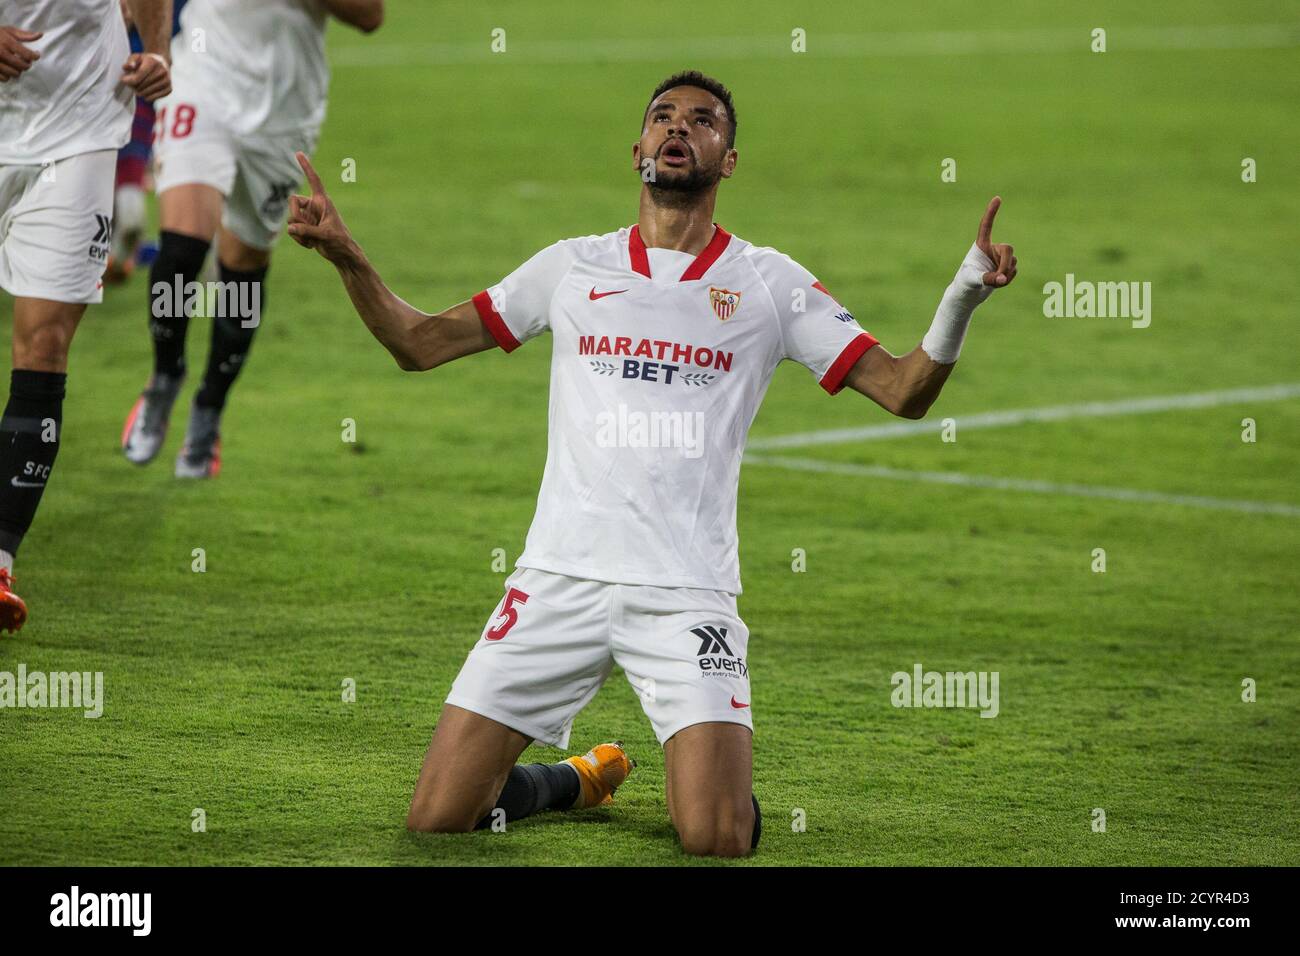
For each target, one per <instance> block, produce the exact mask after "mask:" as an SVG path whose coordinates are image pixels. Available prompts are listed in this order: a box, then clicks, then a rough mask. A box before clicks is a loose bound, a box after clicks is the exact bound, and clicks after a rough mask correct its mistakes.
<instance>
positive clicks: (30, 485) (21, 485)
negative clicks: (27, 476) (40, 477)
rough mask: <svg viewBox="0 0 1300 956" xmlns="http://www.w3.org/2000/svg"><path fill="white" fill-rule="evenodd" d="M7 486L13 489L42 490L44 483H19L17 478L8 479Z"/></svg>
mask: <svg viewBox="0 0 1300 956" xmlns="http://www.w3.org/2000/svg"><path fill="white" fill-rule="evenodd" d="M9 484H11V485H13V486H14V487H15V488H44V487H45V482H43V481H19V480H18V479H17V478H10V479H9Z"/></svg>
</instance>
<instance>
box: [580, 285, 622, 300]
mask: <svg viewBox="0 0 1300 956" xmlns="http://www.w3.org/2000/svg"><path fill="white" fill-rule="evenodd" d="M626 291H627V289H615V290H614V291H613V292H597V291H596V287H595V286H592V287H591V291H590V292H588V293H587V298H589V299H590V300H591V301H592V302H595V301H596V300H597V299H603V298H605V296H607V295H618V294H619V293H620V292H626Z"/></svg>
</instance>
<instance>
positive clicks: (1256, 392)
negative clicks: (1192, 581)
mask: <svg viewBox="0 0 1300 956" xmlns="http://www.w3.org/2000/svg"><path fill="white" fill-rule="evenodd" d="M1296 397H1300V383H1292V384H1284V385H1264V386H1260V387H1257V388H1233V389H1228V390H1226V391H1219V392H1192V393H1189V394H1183V395H1156V396H1152V397H1150V398H1125V399H1120V400H1119V401H1113V402H1080V403H1079V404H1077V405H1052V406H1048V407H1046V408H1017V409H1008V410H1006V411H1000V412H979V413H977V414H974V415H952V416H949V417H951V418H952V419H953V420H954V421H955V422H956V423H957V430H958V432H963V431H969V430H970V429H972V428H999V427H1001V426H1003V425H1022V424H1024V423H1025V422H1059V421H1064V420H1066V419H1069V418H1106V417H1109V416H1113V415H1146V414H1149V413H1151V412H1169V411H1176V410H1179V409H1186V408H1213V407H1215V406H1217V405H1237V404H1241V403H1242V402H1277V401H1282V400H1283V399H1287V398H1296ZM942 430H943V419H939V420H937V421H935V420H926V421H915V422H913V421H905V422H890V423H889V424H887V425H864V426H862V427H860V428H831V429H826V430H823V431H815V432H800V433H798V434H794V435H774V436H772V437H771V438H755V439H753V440H751V441H750V442H749V445H748V447H749V448H750V449H751V450H753V451H774V450H776V449H780V448H807V447H810V446H812V445H838V444H842V443H845V442H858V441H877V440H879V439H882V438H902V437H905V436H908V435H924V434H929V433H932V432H940V431H942Z"/></svg>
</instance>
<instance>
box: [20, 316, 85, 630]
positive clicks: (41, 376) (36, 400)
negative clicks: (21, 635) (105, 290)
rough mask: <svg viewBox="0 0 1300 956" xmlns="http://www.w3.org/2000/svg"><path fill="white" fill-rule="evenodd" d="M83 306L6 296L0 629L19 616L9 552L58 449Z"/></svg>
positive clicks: (24, 612) (22, 614)
mask: <svg viewBox="0 0 1300 956" xmlns="http://www.w3.org/2000/svg"><path fill="white" fill-rule="evenodd" d="M85 311H86V304H85V303H70V302H53V301H50V300H47V299H31V298H19V299H16V300H14V335H13V357H14V365H13V371H12V372H11V373H10V380H9V402H8V404H6V405H5V410H4V416H3V418H0V482H3V484H0V630H5V631H16V630H18V629H19V628H21V627H22V626H23V623H24V621H26V620H27V605H26V604H25V603H23V600H22V598H20V597H18V595H17V594H15V593H14V592H13V577H12V574H13V564H14V556H15V555H16V554H17V553H18V546H19V545H20V544H21V543H22V540H23V537H24V536H25V535H26V534H27V529H28V528H30V527H31V524H32V519H33V518H35V517H36V508H37V506H39V505H40V503H41V495H43V494H44V493H45V486H46V483H47V482H48V481H49V479H50V472H51V470H52V469H53V467H54V459H55V457H56V456H57V455H58V453H59V439H60V438H61V437H62V435H63V395H64V389H65V387H66V384H67V378H68V376H67V371H68V347H69V346H70V345H71V344H72V336H73V333H75V332H76V330H77V323H78V322H80V321H81V316H82V315H83V314H84V313H85Z"/></svg>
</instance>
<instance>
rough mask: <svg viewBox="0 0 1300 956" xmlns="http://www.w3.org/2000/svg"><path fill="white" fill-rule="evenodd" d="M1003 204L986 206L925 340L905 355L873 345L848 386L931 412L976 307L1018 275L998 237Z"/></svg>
mask: <svg viewBox="0 0 1300 956" xmlns="http://www.w3.org/2000/svg"><path fill="white" fill-rule="evenodd" d="M1001 205H1002V199H1001V197H999V196H994V197H993V200H992V201H991V202H990V203H989V206H988V209H986V210H985V211H984V218H983V219H982V220H980V227H979V232H978V233H977V236H976V239H975V245H973V246H971V250H970V252H968V253H967V254H966V259H965V261H963V262H962V264H961V268H960V269H958V270H957V275H956V277H955V278H954V279H953V280H952V283H951V284H950V285H949V286H948V289H947V291H946V292H944V294H943V300H942V301H941V302H940V303H939V309H938V311H937V312H936V313H935V315H934V322H933V323H931V325H930V330H929V331H928V332H926V333H925V338H924V339H922V340H921V344H920V345H919V346H917V347H916V348H914V349H913V350H912V351H910V352H908V353H907V354H906V355H902V356H895V355H890V354H889V353H888V352H886V351H885V350H884V348H882V347H880V346H876V347H875V348H872V349H868V350H867V351H866V352H864V353H863V355H862V358H860V359H858V361H857V362H856V363H855V364H854V366H853V368H851V369H850V370H849V374H848V375H846V376H845V378H844V384H845V385H847V386H848V387H849V388H851V389H853V390H854V391H857V392H861V393H862V394H863V395H865V396H867V398H869V399H871V400H872V401H873V402H875V403H876V404H877V405H879V406H880V407H881V408H884V409H885V410H886V411H888V412H891V413H892V414H894V415H899V416H902V417H903V418H923V417H924V416H925V413H926V412H927V411H929V410H930V406H931V405H933V404H934V400H935V399H936V398H938V397H939V392H940V391H941V390H942V389H943V383H944V382H945V381H947V380H948V375H949V373H951V372H952V370H953V366H954V365H956V363H957V356H958V354H959V353H960V352H961V344H962V340H963V339H965V337H966V327H967V326H968V325H969V324H970V320H971V316H972V315H973V314H974V312H975V308H976V306H978V305H979V304H980V303H981V302H983V301H984V300H985V299H987V298H988V297H989V296H990V295H992V294H993V291H994V290H995V289H1000V288H1002V287H1003V286H1006V285H1010V284H1011V282H1012V281H1013V280H1014V279H1015V277H1016V264H1017V261H1016V257H1015V255H1014V250H1013V249H1012V247H1011V246H1009V245H1007V244H1006V243H995V242H993V238H992V234H993V217H994V216H996V215H997V212H998V207H999V206H1001Z"/></svg>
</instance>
